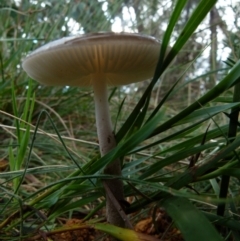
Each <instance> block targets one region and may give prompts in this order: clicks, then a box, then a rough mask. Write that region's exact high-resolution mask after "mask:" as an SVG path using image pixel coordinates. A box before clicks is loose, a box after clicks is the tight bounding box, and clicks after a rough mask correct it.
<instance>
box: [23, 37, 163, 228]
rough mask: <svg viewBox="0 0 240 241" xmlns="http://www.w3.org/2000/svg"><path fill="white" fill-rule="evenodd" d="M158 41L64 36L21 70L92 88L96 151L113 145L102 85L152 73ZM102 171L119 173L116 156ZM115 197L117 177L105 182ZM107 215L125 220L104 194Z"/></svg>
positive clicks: (119, 194)
mask: <svg viewBox="0 0 240 241" xmlns="http://www.w3.org/2000/svg"><path fill="white" fill-rule="evenodd" d="M159 50H160V43H159V42H158V41H157V40H156V39H155V38H153V37H149V36H144V35H140V34H132V33H96V34H85V35H79V36H72V37H65V38H62V39H59V40H56V41H53V42H50V43H48V44H46V45H44V46H42V47H40V48H38V49H37V50H35V51H33V52H32V53H31V54H29V55H28V56H27V57H26V59H25V60H24V61H23V64H22V66H23V69H24V70H25V71H26V72H27V74H28V75H29V76H30V77H31V78H33V79H34V80H37V81H39V82H40V83H42V84H45V85H51V86H66V85H67V86H93V90H94V102H95V111H96V126H97V134H98V139H99V146H100V152H101V155H102V156H103V155H105V154H106V153H108V152H109V151H110V150H111V149H113V148H114V147H115V146H116V141H115V137H114V133H113V128H112V123H111V118H110V114H109V106H108V94H107V86H120V85H127V84H130V83H134V82H139V81H142V80H146V79H149V78H150V77H152V76H153V74H154V71H155V67H156V64H157V61H158V56H159ZM104 173H106V174H111V175H117V176H121V162H120V160H115V161H113V162H112V163H111V164H110V165H108V166H107V167H106V169H105V170H104ZM106 183H107V185H108V187H109V188H110V190H111V191H112V193H113V195H114V196H115V198H116V199H117V200H118V201H119V202H121V200H124V194H123V183H122V181H121V180H120V179H114V180H111V181H106ZM106 200H107V218H108V221H109V222H110V223H112V224H115V225H118V226H124V221H123V220H122V218H121V217H120V216H119V214H118V212H116V210H115V207H114V205H112V204H111V200H109V199H108V197H107V199H106Z"/></svg>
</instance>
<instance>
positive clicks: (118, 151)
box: [84, 113, 162, 174]
mask: <svg viewBox="0 0 240 241" xmlns="http://www.w3.org/2000/svg"><path fill="white" fill-rule="evenodd" d="M161 118H162V114H161V113H159V114H157V115H156V116H154V118H152V119H151V120H150V121H149V122H148V123H146V124H145V125H144V126H142V127H141V128H140V129H139V130H138V131H136V132H135V133H134V134H133V135H132V136H130V137H129V138H128V139H126V140H124V141H122V142H121V143H119V144H118V145H117V147H115V148H114V149H112V150H111V151H110V152H109V153H107V154H106V155H105V156H103V157H102V158H100V159H99V160H97V161H96V162H94V163H92V164H91V165H90V166H89V165H88V164H86V166H85V167H86V169H87V170H85V168H84V171H85V174H92V173H95V172H99V171H101V170H103V168H104V167H105V165H107V164H109V163H110V162H111V161H114V160H116V159H117V158H120V157H122V156H125V155H126V154H127V153H128V152H130V151H131V150H132V149H134V148H135V147H136V146H137V145H138V144H140V143H141V142H142V141H143V140H145V139H146V138H147V137H148V136H149V135H150V134H151V133H152V131H153V130H154V129H155V127H156V125H157V124H158V123H159V120H160V119H161Z"/></svg>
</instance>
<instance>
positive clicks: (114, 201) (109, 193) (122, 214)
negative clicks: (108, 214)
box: [103, 181, 133, 229]
mask: <svg viewBox="0 0 240 241" xmlns="http://www.w3.org/2000/svg"><path fill="white" fill-rule="evenodd" d="M103 185H104V188H105V190H106V194H107V195H108V197H109V198H110V199H111V201H112V203H113V205H114V206H115V208H116V210H117V211H118V213H119V215H120V216H121V217H122V219H123V221H124V222H125V224H126V227H127V228H130V229H133V226H132V224H131V223H130V221H129V219H128V217H127V215H126V213H125V212H124V210H123V209H122V207H121V205H120V204H119V202H118V201H117V199H116V198H115V197H114V195H113V193H112V191H111V190H110V188H109V187H108V185H107V183H106V182H104V181H103Z"/></svg>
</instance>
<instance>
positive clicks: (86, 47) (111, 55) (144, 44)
mask: <svg viewBox="0 0 240 241" xmlns="http://www.w3.org/2000/svg"><path fill="white" fill-rule="evenodd" d="M159 50H160V43H159V42H158V41H157V40H156V39H155V38H152V37H148V36H144V35H140V34H131V33H96V34H86V35H80V36H74V37H65V38H62V39H60V40H56V41H53V42H50V43H49V44H46V45H44V46H42V47H40V48H38V49H37V50H35V51H33V52H32V53H31V54H29V55H28V56H27V57H26V59H25V60H24V61H23V69H24V70H25V71H26V72H27V73H28V75H29V76H30V77H32V78H33V79H34V80H37V81H39V82H40V83H42V84H45V85H52V86H64V85H68V86H90V85H91V84H92V78H93V76H95V77H96V76H98V75H100V76H101V77H104V79H105V81H106V84H107V85H110V86H117V85H125V84H130V83H134V82H138V81H142V80H146V79H149V78H151V77H152V76H153V74H154V70H155V67H156V64H157V61H158V57H159Z"/></svg>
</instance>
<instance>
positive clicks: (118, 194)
mask: <svg viewBox="0 0 240 241" xmlns="http://www.w3.org/2000/svg"><path fill="white" fill-rule="evenodd" d="M92 80H93V90H94V101H95V112H96V125H97V133H98V140H99V146H100V152H101V156H104V155H105V154H107V153H108V152H109V151H110V150H112V149H113V148H114V147H115V146H116V140H115V135H114V133H113V129H112V122H111V118H110V114H109V105H108V94H107V85H106V84H105V78H104V76H103V75H101V74H96V75H94V76H93V78H92ZM104 173H105V174H109V175H114V176H119V177H121V175H122V171H121V161H120V160H119V159H117V160H114V161H113V162H112V163H111V164H109V165H108V166H107V167H106V168H105V170H104ZM104 183H105V184H106V185H107V186H108V188H109V189H110V190H111V192H112V194H113V195H114V197H115V198H116V200H117V201H118V202H121V201H122V200H124V193H123V182H122V180H121V179H116V178H114V179H109V180H104ZM105 191H106V193H107V190H106V189H105ZM106 208H107V221H108V222H109V223H111V224H114V225H116V226H120V227H124V226H125V223H124V220H123V219H122V218H121V215H120V214H119V212H118V210H117V209H116V208H115V206H114V204H113V203H112V201H111V199H110V198H109V196H108V195H106Z"/></svg>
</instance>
